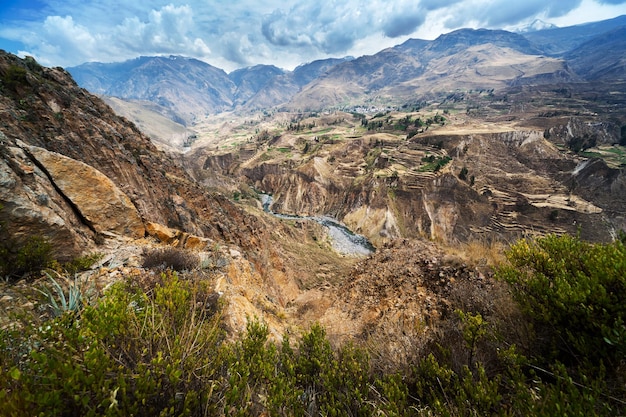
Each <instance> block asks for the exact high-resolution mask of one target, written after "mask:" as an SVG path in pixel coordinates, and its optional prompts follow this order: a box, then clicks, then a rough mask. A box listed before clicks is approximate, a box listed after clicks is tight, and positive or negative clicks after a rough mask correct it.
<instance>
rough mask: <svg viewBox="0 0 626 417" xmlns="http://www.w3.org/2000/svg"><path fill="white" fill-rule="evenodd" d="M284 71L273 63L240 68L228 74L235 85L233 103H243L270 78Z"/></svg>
mask: <svg viewBox="0 0 626 417" xmlns="http://www.w3.org/2000/svg"><path fill="white" fill-rule="evenodd" d="M284 73H285V71H284V70H282V69H280V68H278V67H275V66H274V65H255V66H254V67H247V68H241V69H238V70H236V71H233V72H231V73H230V74H228V78H230V79H231V80H232V81H233V83H235V85H236V86H237V89H236V93H235V100H234V101H235V104H236V105H238V104H244V103H246V102H247V101H248V100H249V99H250V98H251V97H253V96H254V95H255V94H256V93H257V92H259V90H261V89H263V88H264V87H265V86H266V85H267V84H268V83H269V82H270V81H271V80H272V79H274V78H276V77H277V76H280V75H282V74H284Z"/></svg>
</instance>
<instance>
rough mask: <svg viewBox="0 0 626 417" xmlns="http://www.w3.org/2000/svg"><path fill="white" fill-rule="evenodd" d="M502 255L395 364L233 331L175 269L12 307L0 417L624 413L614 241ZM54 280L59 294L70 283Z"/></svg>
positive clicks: (550, 241)
mask: <svg viewBox="0 0 626 417" xmlns="http://www.w3.org/2000/svg"><path fill="white" fill-rule="evenodd" d="M507 259H508V263H506V264H505V265H504V266H502V267H500V268H499V270H498V271H497V277H498V278H499V279H500V280H499V281H498V282H497V283H495V284H498V285H501V287H500V286H498V285H495V284H494V285H493V286H482V287H481V288H476V289H474V290H471V288H470V287H466V288H464V289H463V291H460V292H459V294H457V295H456V297H454V296H453V297H451V298H450V303H451V307H452V308H453V309H452V310H451V313H450V314H447V315H444V316H442V317H441V318H440V319H438V320H437V322H434V323H433V326H435V328H436V331H435V332H433V333H432V336H431V337H430V338H428V339H427V340H425V341H419V340H415V341H413V345H412V346H408V345H407V348H408V349H412V350H413V351H414V355H412V356H411V359H410V360H409V361H408V362H407V363H403V364H401V365H396V366H391V364H392V363H393V360H392V358H389V357H385V356H381V355H380V354H377V353H376V350H375V349H372V347H370V348H369V349H370V350H368V349H366V348H363V347H356V346H354V345H350V344H347V345H344V346H340V347H333V346H332V344H331V342H330V340H329V339H328V337H327V336H326V333H325V331H324V329H323V328H322V327H321V326H319V325H313V326H312V327H311V329H310V330H308V331H306V332H304V334H302V335H299V336H296V337H294V339H293V340H292V339H291V338H290V337H288V336H284V338H283V340H282V341H275V340H271V339H270V330H269V328H268V326H267V325H266V324H264V323H263V322H261V321H259V320H256V319H252V320H250V321H249V323H248V325H247V329H246V332H245V333H244V334H242V335H241V336H239V337H238V338H236V339H235V340H233V341H229V340H228V339H226V338H225V334H224V332H223V330H222V327H221V319H222V317H221V310H222V308H221V303H220V301H219V296H218V295H217V294H215V293H214V292H213V291H212V290H211V288H212V283H211V281H210V280H208V279H207V278H206V277H204V276H200V275H196V274H189V273H187V274H185V275H182V274H181V275H180V276H179V275H178V274H177V273H175V272H172V270H171V269H169V270H166V271H164V272H162V273H161V274H156V275H155V274H152V273H146V274H145V275H143V276H141V277H136V276H134V277H132V279H130V277H129V279H128V280H126V281H124V282H118V283H116V284H115V285H113V286H111V287H110V288H109V290H108V291H107V292H106V293H105V294H103V295H102V296H101V297H100V298H99V299H97V300H89V299H88V298H83V299H82V302H80V303H79V302H75V303H74V305H75V306H76V308H72V309H70V308H61V309H60V311H59V314H54V315H53V317H52V318H50V319H48V320H47V321H46V322H45V323H43V324H42V323H41V322H38V321H37V320H34V319H33V318H31V317H19V318H17V319H16V321H15V325H14V326H12V327H11V326H9V327H6V328H4V329H2V330H0V368H1V369H0V405H1V409H2V410H3V411H2V412H3V415H6V416H22V415H81V416H100V415H106V416H126V415H135V416H155V415H159V416H170V415H171V416H174V415H175V416H206V415H218V416H219V415H238V416H258V415H269V416H312V415H323V416H347V415H351V416H372V415H382V416H432V415H443V416H457V415H459V416H460V415H467V416H472V415H502V416H533V415H536V416H544V415H576V416H590V415H606V416H612V415H621V414H623V413H624V412H625V411H626V401H624V399H625V398H626V389H625V388H624V385H623V380H624V378H625V377H626V373H625V371H626V369H625V366H626V365H624V355H625V354H626V326H625V325H624V316H625V315H626V302H625V301H626V300H625V299H624V298H625V294H626V248H625V247H624V244H623V243H622V242H621V241H616V242H613V243H610V244H591V243H587V242H583V241H581V240H579V239H578V238H577V237H570V236H562V237H558V236H553V235H550V236H546V237H543V238H537V239H534V240H523V241H520V242H518V243H516V244H515V245H513V246H512V247H511V249H510V250H509V251H508V252H507ZM51 281H53V290H52V291H51V292H50V293H49V294H50V295H51V296H52V297H54V300H56V301H57V305H59V306H61V305H60V304H59V302H58V300H61V297H62V296H63V297H65V298H64V299H65V300H66V301H67V300H68V295H66V293H65V292H63V289H62V286H61V285H59V284H58V282H56V281H55V280H51ZM55 283H56V284H55ZM498 288H500V290H497V289H498ZM62 294H63V295H62ZM67 294H69V293H67ZM509 294H512V295H513V299H511V298H510V297H509ZM73 298H78V296H77V295H74V296H73ZM51 300H52V299H51V298H50V297H47V301H46V302H48V303H51V302H52V301H51ZM89 301H90V302H89ZM66 306H69V302H67V303H66Z"/></svg>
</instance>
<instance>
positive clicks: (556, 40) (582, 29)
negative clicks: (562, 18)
mask: <svg viewBox="0 0 626 417" xmlns="http://www.w3.org/2000/svg"><path fill="white" fill-rule="evenodd" d="M625 25H626V15H625V16H619V17H616V18H614V19H608V20H602V21H599V22H592V23H585V24H581V25H575V26H568V27H563V28H556V29H545V30H538V31H534V32H528V33H525V34H524V36H525V37H526V38H527V39H528V40H529V41H531V42H532V43H533V44H535V45H537V47H538V48H540V49H541V50H542V51H543V53H544V54H546V55H549V56H560V55H563V54H565V53H567V52H568V51H571V50H573V49H575V48H577V47H579V46H580V45H582V44H583V43H585V42H587V41H589V40H591V39H593V38H594V37H596V36H598V35H600V34H602V33H606V32H609V31H611V30H613V29H617V28H619V27H620V26H625Z"/></svg>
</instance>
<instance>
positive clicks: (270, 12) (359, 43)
mask: <svg viewBox="0 0 626 417" xmlns="http://www.w3.org/2000/svg"><path fill="white" fill-rule="evenodd" d="M36 1H37V2H38V6H37V7H36V8H33V9H30V12H28V10H26V9H27V7H28V4H31V3H30V2H20V3H16V4H19V6H16V7H23V8H24V9H23V10H21V9H18V10H17V11H16V12H15V13H5V14H4V15H3V14H1V13H0V47H2V38H5V39H8V40H11V41H13V43H11V45H14V44H15V42H20V43H21V44H23V45H24V49H26V50H28V52H24V53H28V54H30V55H33V56H35V57H36V58H37V59H38V60H39V61H41V62H42V63H43V64H45V65H63V66H70V65H77V64H80V63H82V62H85V61H90V60H96V61H103V62H107V61H120V60H124V59H128V58H134V57H136V56H138V55H160V54H177V55H178V54H180V55H186V56H190V57H194V58H198V59H202V60H205V61H207V62H209V63H211V64H213V65H217V66H220V67H221V68H224V69H227V70H232V69H235V68H238V67H241V66H247V65H254V64H258V63H267V64H275V65H278V66H282V67H283V68H285V67H286V68H290V67H293V66H295V65H298V64H300V63H302V62H310V61H312V60H315V59H320V58H325V57H329V56H335V57H339V56H345V55H353V56H359V55H364V54H372V53H375V52H377V51H379V50H381V49H383V48H386V47H389V46H393V45H395V44H398V43H401V42H403V41H404V40H406V39H407V38H408V37H423V38H426V39H433V38H435V37H436V36H438V35H439V34H441V33H442V32H447V31H451V30H454V29H458V28H461V27H487V28H506V27H513V26H515V25H520V24H522V23H528V22H529V21H530V20H532V19H535V18H541V19H544V20H548V21H552V22H555V23H557V24H559V25H561V26H563V25H564V24H567V23H568V22H571V21H574V24H577V23H582V22H583V21H585V20H584V19H585V18H587V19H591V18H590V17H588V16H592V18H593V19H595V20H600V19H604V18H609V17H614V16H617V15H618V14H624V13H626V6H624V5H626V0H524V1H511V0H328V1H324V2H315V1H311V0H265V1H262V2H261V1H258V0H237V1H232V0H231V1H228V2H223V1H220V0H186V1H185V2H184V3H182V4H176V3H175V2H173V0H142V1H140V2H129V1H127V0H98V1H96V0H36ZM11 10H13V9H11ZM602 13H604V14H602ZM581 15H582V16H581ZM18 16H19V17H18ZM17 18H19V19H21V20H11V19H17ZM7 44H8V43H7Z"/></svg>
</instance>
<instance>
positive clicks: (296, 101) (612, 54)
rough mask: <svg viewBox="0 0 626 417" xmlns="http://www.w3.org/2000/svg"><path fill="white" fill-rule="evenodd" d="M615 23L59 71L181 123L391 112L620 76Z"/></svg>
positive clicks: (619, 21)
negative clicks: (229, 60)
mask: <svg viewBox="0 0 626 417" xmlns="http://www.w3.org/2000/svg"><path fill="white" fill-rule="evenodd" d="M624 24H626V16H622V17H619V18H615V19H611V20H607V21H602V22H595V23H590V24H585V25H578V26H572V27H567V28H548V29H540V30H534V31H530V32H524V33H513V32H508V31H503V30H486V29H460V30H456V31H453V32H450V33H446V34H443V35H441V36H439V37H438V38H437V39H435V40H432V41H427V40H421V39H410V40H407V41H406V42H404V43H403V44H401V45H397V46H395V47H392V48H387V49H385V50H382V51H380V52H378V53H376V54H373V55H367V56H361V57H358V58H356V59H354V58H351V57H346V58H343V59H326V60H319V61H314V62H311V63H307V64H303V65H301V66H299V67H297V68H295V69H294V70H293V71H285V70H282V69H280V68H277V67H274V66H270V65H257V66H253V67H249V68H242V69H239V70H236V71H233V72H232V73H231V74H229V75H227V74H226V73H225V72H224V71H222V70H219V69H217V68H215V67H212V66H210V65H209V64H206V63H203V62H200V61H197V60H193V59H187V58H182V57H142V58H138V59H136V60H131V61H127V62H123V63H116V64H97V63H90V64H84V65H81V66H79V67H75V68H69V69H68V70H69V71H70V72H71V73H72V74H73V75H74V76H75V77H76V79H77V81H78V83H79V84H80V85H81V86H83V87H85V88H86V89H88V90H90V91H93V92H95V93H98V94H104V95H110V96H115V97H118V98H121V99H124V100H135V101H136V102H137V101H149V102H152V103H154V104H156V105H158V106H159V107H158V108H157V109H158V111H159V112H160V113H161V114H163V115H164V116H166V117H169V118H170V119H172V120H174V121H176V122H179V123H182V124H185V125H188V126H189V125H191V124H194V123H195V122H197V121H199V120H203V119H204V118H205V116H206V115H208V114H217V113H220V112H226V111H233V110H234V111H237V110H240V111H244V112H251V111H257V110H264V109H268V108H275V107H276V108H282V109H289V110H320V109H325V108H336V107H343V108H347V107H350V106H381V107H385V106H401V105H403V104H405V103H406V102H407V101H419V100H423V99H433V98H434V97H437V96H440V95H444V96H445V95H447V94H449V92H450V91H457V90H458V91H469V90H474V89H478V90H490V91H497V92H503V91H505V90H507V89H510V88H517V87H520V86H531V85H535V86H547V85H554V84H572V83H576V84H578V85H579V86H580V85H581V84H580V83H581V82H582V81H587V82H589V81H594V80H598V79H600V78H602V77H604V76H605V75H606V76H609V77H611V79H620V77H621V74H622V69H623V63H622V62H621V61H622V59H621V57H623V56H624V53H625V47H624V45H623V42H621V41H620V40H621V39H623V36H622V35H623V33H622V32H621V31H620V27H623V26H624ZM536 27H537V25H536ZM614 30H615V31H617V32H614V33H611V31H614ZM138 123H140V122H139V121H138ZM140 124H141V123H140Z"/></svg>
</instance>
